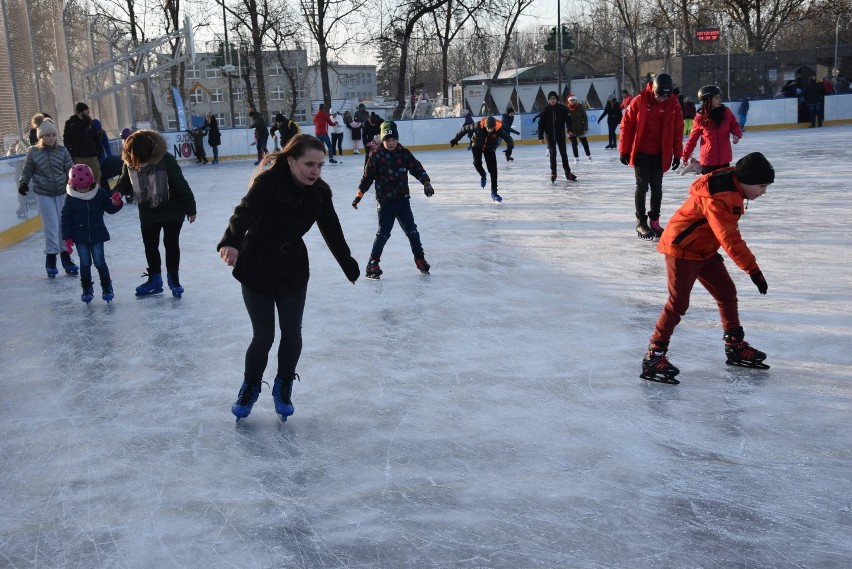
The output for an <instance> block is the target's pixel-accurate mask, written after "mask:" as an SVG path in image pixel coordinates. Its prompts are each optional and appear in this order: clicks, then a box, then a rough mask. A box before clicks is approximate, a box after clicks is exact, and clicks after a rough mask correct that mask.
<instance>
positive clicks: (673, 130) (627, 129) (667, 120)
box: [618, 83, 683, 172]
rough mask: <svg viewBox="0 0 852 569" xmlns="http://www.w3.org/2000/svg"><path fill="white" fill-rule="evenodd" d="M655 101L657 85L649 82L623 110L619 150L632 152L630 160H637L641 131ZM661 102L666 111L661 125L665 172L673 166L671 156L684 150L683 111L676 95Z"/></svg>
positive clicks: (627, 152) (632, 161)
mask: <svg viewBox="0 0 852 569" xmlns="http://www.w3.org/2000/svg"><path fill="white" fill-rule="evenodd" d="M653 101H654V88H653V86H652V85H651V84H650V83H649V84H648V87H647V88H646V89H645V90H644V91H642V92H641V93H639V94H638V95H636V96H635V97H633V100H632V101H630V106H628V107H627V110H626V111H625V112H624V118H622V119H621V137H619V139H618V153H619V154H622V155H624V154H627V155H628V156H630V164H634V163H635V159H636V148H637V146H638V142H639V141H640V140H641V139H642V131H643V130H644V129H645V122H646V121H647V120H648V119H649V116H650V115H649V112H648V111H649V109H650V107H651V104H652V103H653ZM661 104H662V105H663V108H664V113H665V116H664V117H663V128H662V133H663V140H662V143H663V145H662V149H663V152H662V154H663V158H662V167H663V172H665V171H667V170H668V169H669V167H671V165H672V159H673V158H675V157H677V158H680V155H681V152H682V151H683V113H682V112H681V110H680V103H679V102H678V100H677V97H669V98H668V100H667V101H665V102H664V103H661Z"/></svg>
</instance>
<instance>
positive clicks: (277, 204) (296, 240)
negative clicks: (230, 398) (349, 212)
mask: <svg viewBox="0 0 852 569" xmlns="http://www.w3.org/2000/svg"><path fill="white" fill-rule="evenodd" d="M324 160H325V146H324V145H323V142H322V141H321V140H319V139H318V138H316V137H314V136H310V135H304V134H299V135H296V136H294V137H293V138H292V139H291V140H290V142H289V143H288V144H287V146H285V147H284V149H283V150H281V151H280V152H277V153H274V154H272V155H271V156H270V157H269V161H270V162H271V167H270V168H269V169H268V170H263V171H260V172H259V173H257V174H256V175H255V176H254V177H253V178H252V180H251V183H250V186H249V190H248V193H247V194H246V195H245V197H243V199H242V200H241V201H240V204H239V205H238V206H237V207H236V208H235V209H234V214H233V215H232V216H231V219H230V221H229V222H228V227H227V229H226V230H225V234H224V235H223V236H222V240H221V241H220V242H219V244H218V246H217V247H216V250H217V251H219V256H220V257H221V258H222V260H223V261H224V262H225V263H226V264H227V265H228V266H232V267H234V271H233V275H234V278H235V279H237V280H238V281H239V282H240V284H241V286H242V294H243V301H244V302H245V305H246V311H247V312H248V315H249V318H250V319H251V325H252V332H253V336H252V340H251V343H250V344H249V347H248V350H247V351H246V359H245V375H244V378H243V384H242V387H241V388H240V392H239V395H238V396H237V400H236V402H234V404H233V406H232V407H231V412H232V413H233V414H234V415H235V416H236V417H237V420H238V421H239V420H240V419H242V418H245V417H248V415H249V414H250V413H251V409H252V406H253V405H254V403H255V402H256V401H257V398H258V396H259V395H260V389H261V382H262V381H263V372H264V370H265V369H266V363H267V358H268V356H269V350H270V349H271V348H272V343H273V342H274V340H275V313H276V309H277V312H278V326H279V328H280V329H281V339H280V342H279V345H278V373H277V375H276V377H275V383H274V385H273V387H272V398H273V400H274V402H275V411H276V413H278V415H279V417H280V418H281V420H282V421H286V420H287V417H289V416H290V415H292V414H293V412H294V408H293V403H292V400H291V398H290V397H291V394H292V391H293V381H294V380H295V379H298V376H297V375H296V365H297V364H298V362H299V356H300V355H301V352H302V314H303V313H304V309H305V297H306V294H307V288H308V274H309V270H308V249H307V247H306V246H305V242H304V241H303V240H302V236H303V235H304V234H305V233H307V232H308V230H310V228H311V227H312V226H313V225H314V223H316V224H317V226H318V227H319V230H320V233H322V236H323V238H324V239H325V242H326V244H327V245H328V248H329V249H330V250H331V253H332V254H333V255H334V257H335V259H337V262H338V264H339V265H340V268H341V269H343V272H344V274H345V275H346V278H347V279H348V280H349V281H350V282H352V284H355V281H356V280H357V279H358V272H359V271H358V262H357V261H356V260H355V259H353V258H352V256H351V254H350V251H349V246H348V245H347V244H346V239H345V238H344V236H343V230H342V229H341V227H340V220H339V219H338V217H337V212H335V210H334V204H333V203H332V200H331V188H329V186H328V184H326V183H325V181H324V180H322V179H321V178H320V173H321V171H322V166H323V163H324Z"/></svg>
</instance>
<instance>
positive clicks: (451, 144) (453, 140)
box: [450, 138, 459, 148]
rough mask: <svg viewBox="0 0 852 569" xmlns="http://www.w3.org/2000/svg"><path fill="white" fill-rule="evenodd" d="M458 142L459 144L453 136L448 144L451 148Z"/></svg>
mask: <svg viewBox="0 0 852 569" xmlns="http://www.w3.org/2000/svg"><path fill="white" fill-rule="evenodd" d="M458 144H459V141H458V140H456V139H455V138H454V139H452V140H451V141H450V146H452V147H453V148H455V147H456V146H458Z"/></svg>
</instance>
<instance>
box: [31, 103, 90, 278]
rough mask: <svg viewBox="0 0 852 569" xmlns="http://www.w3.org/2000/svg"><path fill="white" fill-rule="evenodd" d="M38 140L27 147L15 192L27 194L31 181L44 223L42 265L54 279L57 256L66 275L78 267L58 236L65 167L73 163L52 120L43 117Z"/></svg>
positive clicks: (65, 181) (63, 200) (73, 273)
mask: <svg viewBox="0 0 852 569" xmlns="http://www.w3.org/2000/svg"><path fill="white" fill-rule="evenodd" d="M37 136H38V143H37V144H34V145H32V146H30V148H29V149H28V150H27V157H26V159H25V160H24V168H23V170H22V171H21V177H20V179H19V180H18V193H19V194H20V195H22V196H26V195H27V192H29V183H30V181H32V183H33V192H35V195H36V199H37V200H38V211H39V214H40V215H41V221H42V225H44V253H45V255H46V257H45V263H44V268H45V270H46V271H47V276H48V277H50V278H54V277H55V276H56V275H58V274H59V270H58V269H57V268H56V256H57V255H59V257H60V259H61V261H62V268H63V269H65V272H66V273H67V274H69V275H76V274H77V272H78V271H79V267H77V265H75V264H74V261H73V260H71V255H70V254H69V253H68V251H66V250H65V244H64V243H63V242H62V240H61V239H60V236H61V231H62V227H61V225H60V216H61V214H62V207H63V206H64V205H65V186H66V185H67V184H68V170H70V169H71V167H72V166H73V165H74V161H73V160H72V159H71V154H70V153H69V152H68V149H66V148H65V147H64V146H62V145H61V144H58V143H57V142H56V140H57V137H58V136H59V131H58V130H57V128H56V125H54V124H53V121H52V120H50V119H44V120H43V121H42V122H41V124H39V126H38V129H37Z"/></svg>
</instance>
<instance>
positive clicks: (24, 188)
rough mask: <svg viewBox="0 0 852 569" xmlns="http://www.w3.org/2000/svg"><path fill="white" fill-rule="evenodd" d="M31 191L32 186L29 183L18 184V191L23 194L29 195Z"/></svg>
mask: <svg viewBox="0 0 852 569" xmlns="http://www.w3.org/2000/svg"><path fill="white" fill-rule="evenodd" d="M29 191H30V187H29V186H28V185H27V184H21V185H20V186H18V193H19V194H21V195H22V196H25V195H27V192H29Z"/></svg>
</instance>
